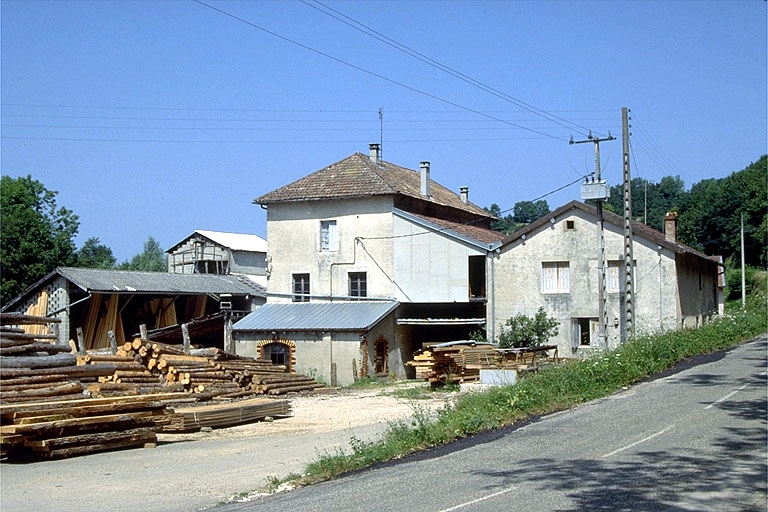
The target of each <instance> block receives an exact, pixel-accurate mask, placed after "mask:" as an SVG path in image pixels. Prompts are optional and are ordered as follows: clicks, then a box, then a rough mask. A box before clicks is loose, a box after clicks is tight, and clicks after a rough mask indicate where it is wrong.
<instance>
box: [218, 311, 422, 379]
mask: <svg viewBox="0 0 768 512" xmlns="http://www.w3.org/2000/svg"><path fill="white" fill-rule="evenodd" d="M398 305H399V303H398V302H396V301H347V302H323V303H320V302H318V303H315V302H297V303H269V304H265V305H263V306H261V307H259V308H258V309H257V310H256V311H254V312H252V313H250V314H249V315H248V316H246V317H245V318H243V319H242V320H240V321H238V322H237V323H235V324H234V326H233V331H232V339H233V343H234V346H235V351H236V353H237V354H240V355H246V356H251V357H257V358H260V359H271V360H272V362H273V363H275V364H284V365H286V366H287V367H288V368H289V371H292V372H298V373H302V374H304V375H308V376H310V377H314V378H316V379H319V380H322V381H325V382H326V383H328V384H331V385H333V386H336V385H338V386H346V385H349V384H352V383H353V382H355V380H357V378H358V377H359V376H370V377H377V376H378V377H385V376H386V377H388V376H389V375H390V374H393V375H395V376H397V377H398V378H405V362H406V361H408V360H409V359H410V358H411V356H412V354H411V353H407V352H406V351H404V350H402V348H401V347H398V346H397V345H396V343H395V340H396V337H395V329H396V324H395V318H394V313H395V310H396V309H397V307H398Z"/></svg>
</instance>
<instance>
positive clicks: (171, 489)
mask: <svg viewBox="0 0 768 512" xmlns="http://www.w3.org/2000/svg"><path fill="white" fill-rule="evenodd" d="M409 387H410V388H412V387H417V388H419V387H420V388H421V391H418V392H417V393H416V394H417V395H419V397H418V399H414V398H403V397H402V396H411V397H412V396H413V393H412V392H408V389H407V388H409ZM471 387H472V386H471V385H469V386H462V390H461V393H464V392H466V391H468V390H470V389H471ZM411 391H413V390H411ZM395 392H397V395H393V393H395ZM456 396H457V393H430V392H428V391H427V388H426V384H425V383H424V382H408V383H402V384H398V385H394V386H388V387H385V388H382V387H376V388H367V389H338V390H323V391H316V392H312V393H306V394H304V393H302V394H291V395H287V396H284V397H278V399H285V400H288V401H289V402H290V403H291V408H292V414H293V416H291V417H287V418H279V419H275V420H274V421H272V422H267V421H260V422H257V423H252V424H247V425H240V426H236V427H229V428H222V429H214V430H210V431H201V432H196V433H192V434H161V435H160V436H159V443H158V445H157V447H156V448H144V449H141V448H139V449H130V450H120V451H114V452H103V453H95V454H92V455H86V456H81V457H73V458H70V459H62V460H52V461H40V462H35V463H30V464H2V465H0V479H1V480H2V492H1V493H0V509H2V510H3V511H5V510H8V511H13V510H35V511H36V512H69V511H73V512H75V511H80V510H142V511H145V512H153V511H158V512H160V511H162V512H167V511H169V510H205V509H209V508H211V507H214V506H215V505H216V504H217V503H222V502H226V501H229V500H231V499H233V498H235V497H239V496H240V497H241V496H243V495H244V494H245V495H252V493H253V495H258V493H259V490H263V489H264V488H265V487H266V486H267V485H268V484H269V483H270V482H271V481H272V479H274V478H282V477H285V476H287V475H289V474H296V473H301V472H302V471H303V470H304V469H305V468H306V466H307V464H309V463H310V462H313V461H315V460H317V459H318V457H319V456H321V455H324V454H328V453H336V451H337V450H347V449H349V448H350V441H351V440H352V439H353V438H354V439H358V440H361V441H372V440H375V439H377V438H379V437H380V435H381V434H382V433H383V432H384V431H385V430H386V428H387V426H388V425H389V424H390V422H392V421H396V420H401V419H407V418H409V417H410V416H411V415H412V414H413V413H414V411H415V410H416V408H419V409H421V410H432V411H434V410H437V409H439V408H441V407H443V405H444V404H445V403H446V402H447V401H450V400H453V399H455V397H456Z"/></svg>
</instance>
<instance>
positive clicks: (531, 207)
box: [512, 199, 549, 224]
mask: <svg viewBox="0 0 768 512" xmlns="http://www.w3.org/2000/svg"><path fill="white" fill-rule="evenodd" d="M512 211H513V212H514V220H515V222H520V223H523V224H530V223H531V222H534V221H536V220H538V219H540V218H541V217H543V216H545V215H547V214H548V213H549V205H548V204H547V202H546V201H544V200H541V199H540V200H538V201H536V202H534V201H520V202H518V203H515V206H514V208H513V209H512Z"/></svg>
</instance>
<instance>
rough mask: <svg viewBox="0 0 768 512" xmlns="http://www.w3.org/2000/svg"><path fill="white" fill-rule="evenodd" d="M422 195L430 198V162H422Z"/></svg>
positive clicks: (420, 165)
mask: <svg viewBox="0 0 768 512" xmlns="http://www.w3.org/2000/svg"><path fill="white" fill-rule="evenodd" d="M419 167H420V168H421V195H423V196H426V197H429V162H421V164H419Z"/></svg>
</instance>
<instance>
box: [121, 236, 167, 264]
mask: <svg viewBox="0 0 768 512" xmlns="http://www.w3.org/2000/svg"><path fill="white" fill-rule="evenodd" d="M120 268H121V269H122V270H143V271H147V272H165V271H166V270H167V269H168V268H167V261H166V257H165V252H163V249H162V248H161V247H160V244H159V243H158V242H157V240H155V239H154V238H153V237H151V236H150V237H149V238H147V241H146V242H144V251H143V252H141V253H139V254H137V255H136V256H134V257H133V258H131V261H126V262H125V263H123V264H122V265H120Z"/></svg>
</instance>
